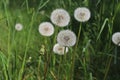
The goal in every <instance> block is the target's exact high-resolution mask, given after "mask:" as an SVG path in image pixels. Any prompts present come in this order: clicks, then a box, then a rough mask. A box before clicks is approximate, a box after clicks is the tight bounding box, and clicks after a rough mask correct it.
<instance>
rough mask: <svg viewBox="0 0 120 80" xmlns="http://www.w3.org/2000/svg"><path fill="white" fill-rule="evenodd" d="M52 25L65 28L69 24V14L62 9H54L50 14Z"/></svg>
mask: <svg viewBox="0 0 120 80" xmlns="http://www.w3.org/2000/svg"><path fill="white" fill-rule="evenodd" d="M50 19H51V21H52V23H54V24H55V25H57V26H59V27H64V26H67V25H68V24H69V22H70V16H69V13H68V12H67V11H66V10H64V9H56V10H54V11H53V12H52V13H51V17H50Z"/></svg>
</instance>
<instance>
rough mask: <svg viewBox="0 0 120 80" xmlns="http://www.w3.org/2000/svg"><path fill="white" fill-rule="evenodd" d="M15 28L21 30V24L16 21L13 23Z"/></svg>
mask: <svg viewBox="0 0 120 80" xmlns="http://www.w3.org/2000/svg"><path fill="white" fill-rule="evenodd" d="M15 29H16V30H17V31H21V30H22V29H23V26H22V24H20V23H17V24H16V25H15Z"/></svg>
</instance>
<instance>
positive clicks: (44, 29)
mask: <svg viewBox="0 0 120 80" xmlns="http://www.w3.org/2000/svg"><path fill="white" fill-rule="evenodd" d="M39 33H40V34H41V35H43V36H51V35H52V34H53V33H54V27H53V25H52V24H51V23H50V22H43V23H41V24H40V25H39Z"/></svg>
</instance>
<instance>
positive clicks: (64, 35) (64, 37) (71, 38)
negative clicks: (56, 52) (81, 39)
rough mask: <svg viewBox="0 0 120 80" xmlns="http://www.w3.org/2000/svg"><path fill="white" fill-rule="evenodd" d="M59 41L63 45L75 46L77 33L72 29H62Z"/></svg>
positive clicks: (58, 37)
mask: <svg viewBox="0 0 120 80" xmlns="http://www.w3.org/2000/svg"><path fill="white" fill-rule="evenodd" d="M57 42H58V43H59V44H60V45H61V46H74V45H75V43H76V35H75V33H74V32H72V31H71V30H62V31H60V32H59V33H58V36H57Z"/></svg>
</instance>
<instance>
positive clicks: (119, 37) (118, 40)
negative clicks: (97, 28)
mask: <svg viewBox="0 0 120 80" xmlns="http://www.w3.org/2000/svg"><path fill="white" fill-rule="evenodd" d="M112 41H113V43H114V44H116V45H118V46H120V32H116V33H114V34H113V35H112Z"/></svg>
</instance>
